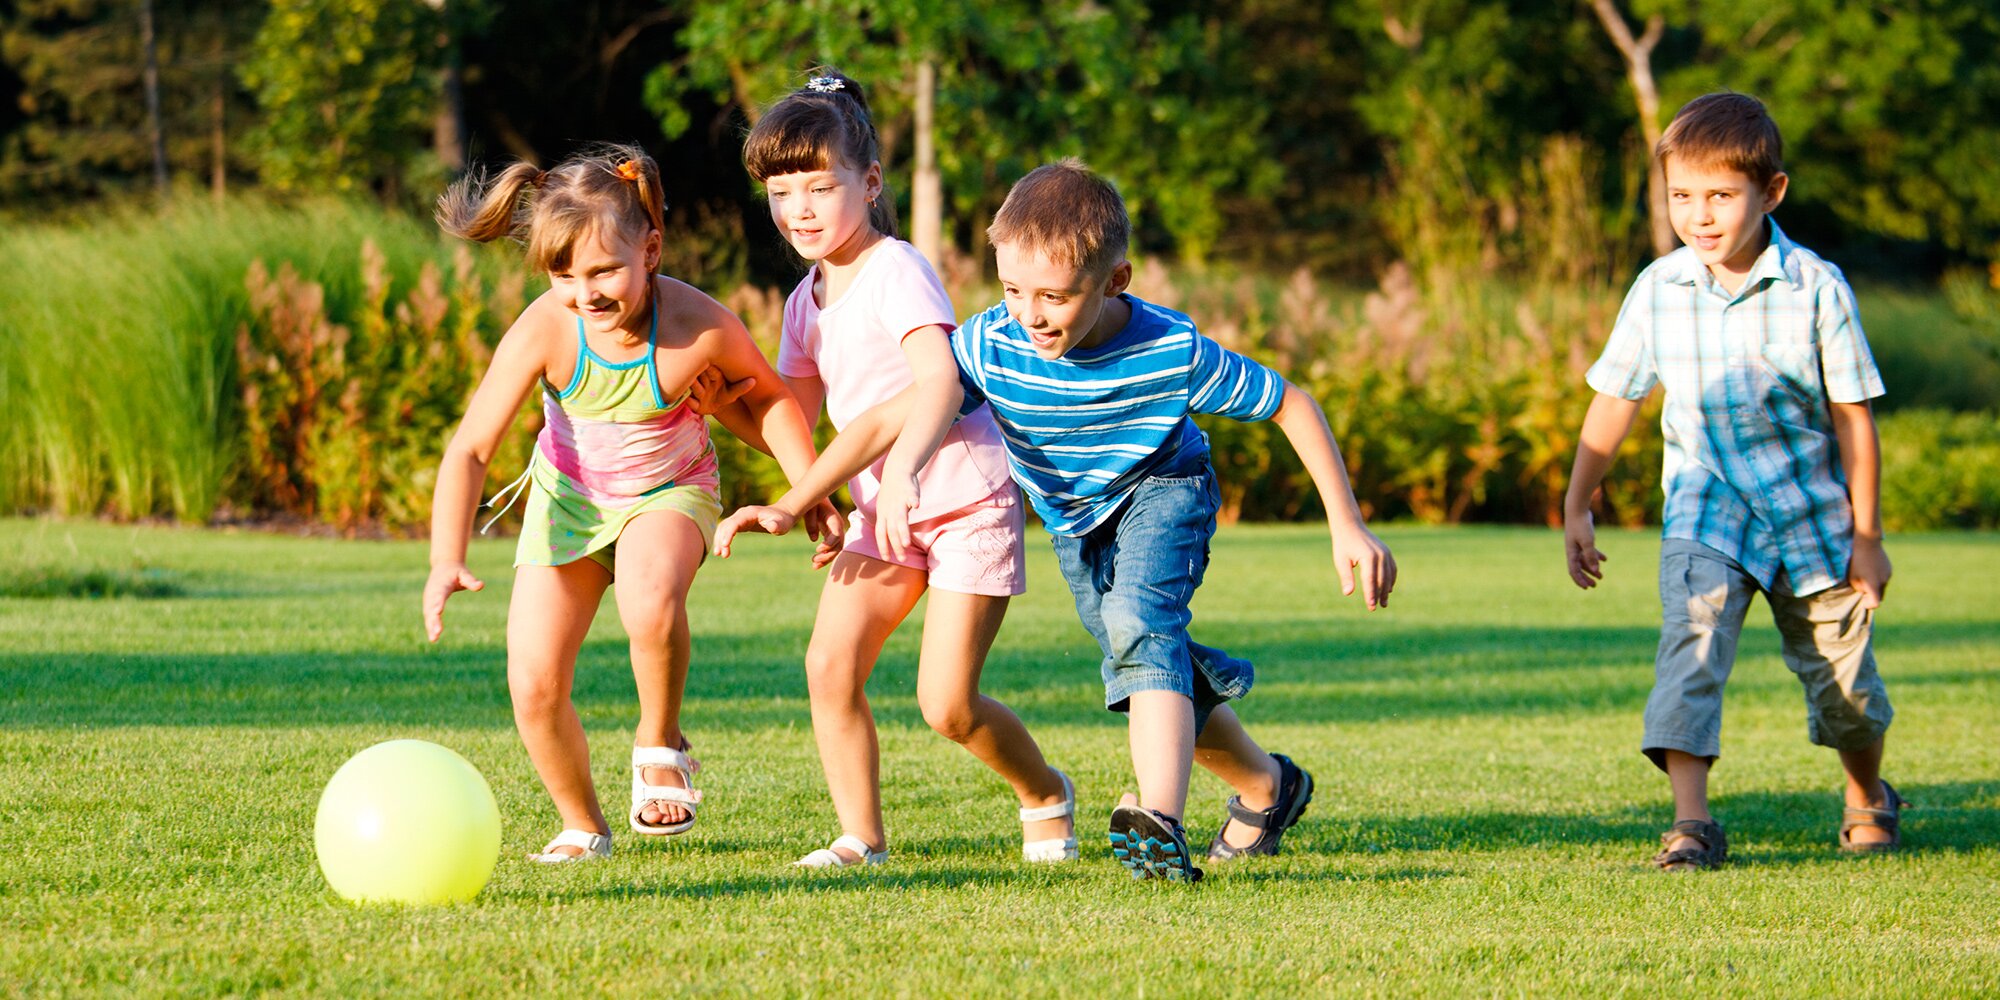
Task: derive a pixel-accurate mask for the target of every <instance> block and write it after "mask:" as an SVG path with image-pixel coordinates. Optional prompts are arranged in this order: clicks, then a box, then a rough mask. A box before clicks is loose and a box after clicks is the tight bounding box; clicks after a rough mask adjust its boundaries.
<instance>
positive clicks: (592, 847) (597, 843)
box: [528, 830, 611, 865]
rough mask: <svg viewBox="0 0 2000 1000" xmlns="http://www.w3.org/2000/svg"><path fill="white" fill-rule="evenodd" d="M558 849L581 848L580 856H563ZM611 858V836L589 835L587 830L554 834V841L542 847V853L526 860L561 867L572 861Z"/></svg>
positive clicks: (529, 856) (530, 856) (603, 834)
mask: <svg viewBox="0 0 2000 1000" xmlns="http://www.w3.org/2000/svg"><path fill="white" fill-rule="evenodd" d="M558 847H581V848H583V853H582V854H563V853H561V852H559V851H557V850H556V848H558ZM610 856H611V835H610V834H608V833H591V832H590V831H589V830H564V831H563V832H561V833H558V834H556V839H554V840H551V841H549V842H548V843H546V844H544V845H542V853H540V854H530V855H528V860H529V861H533V862H535V863H536V864H543V865H561V864H568V863H569V862H572V861H601V860H603V859H605V858H608V857H610Z"/></svg>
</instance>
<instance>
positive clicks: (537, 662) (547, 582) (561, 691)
mask: <svg viewBox="0 0 2000 1000" xmlns="http://www.w3.org/2000/svg"><path fill="white" fill-rule="evenodd" d="M610 582H611V579H610V576H609V575H608V574H606V573H605V572H604V567H602V566H599V565H598V564H597V563H595V562H592V561H591V560H589V559H581V560H578V561H576V562H573V563H570V564H568V565H566V566H523V567H521V568H520V569H518V570H516V571H515V573H514V598H513V601H512V603H511V604H510V605H509V608H508V611H507V689H508V691H509V692H510V693H511V694H512V695H513V699H514V726H515V728H517V729H519V730H520V732H521V743H522V745H523V746H525V747H527V749H528V759H529V760H531V761H533V762H534V764H535V773H536V774H539V775H540V776H541V778H542V787H543V788H546V789H548V792H549V797H550V798H552V799H554V800H555V803H556V812H558V813H559V814H561V816H562V822H563V826H564V827H565V828H566V829H572V830H589V831H591V832H593V833H610V832H611V827H610V826H609V825H607V824H606V823H605V822H604V811H603V810H602V809H600V808H598V805H597V791H596V789H595V788H593V787H592V786H591V783H590V744H589V743H588V742H587V741H586V740H585V739H584V735H583V723H582V721H580V720H579V719H578V718H577V716H576V706H575V705H573V704H571V703H570V688H571V686H572V684H573V683H574V682H575V680H576V652H577V649H578V648H579V647H581V646H582V645H583V637H584V635H585V634H587V633H588V632H589V631H590V620H591V619H592V618H593V617H595V616H596V614H597V602H598V600H599V599H600V598H602V597H603V596H604V588H605V585H606V584H608V583H610ZM556 850H557V851H558V852H561V853H565V854H581V853H583V852H582V851H581V850H580V849H577V848H568V847H559V848H557V849H556Z"/></svg>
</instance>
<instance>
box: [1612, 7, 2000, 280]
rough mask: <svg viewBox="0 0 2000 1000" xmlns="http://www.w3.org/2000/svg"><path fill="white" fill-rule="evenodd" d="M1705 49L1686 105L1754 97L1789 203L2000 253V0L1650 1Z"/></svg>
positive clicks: (1909, 236) (1897, 234) (1870, 226)
mask: <svg viewBox="0 0 2000 1000" xmlns="http://www.w3.org/2000/svg"><path fill="white" fill-rule="evenodd" d="M1648 9H1649V10H1650V11H1652V12H1653V13H1657V14H1662V15H1664V16H1665V17H1666V20H1667V22H1668V24H1670V25H1672V24H1686V25H1690V26H1691V27H1692V28H1693V29H1694V30H1695V31H1696V32H1698V39H1699V45H1698V48H1697V49H1696V50H1695V51H1694V52H1692V53H1691V54H1690V55H1691V58H1690V59H1689V60H1688V62H1687V63H1686V64H1685V65H1682V66H1680V67H1678V68H1676V69H1674V70H1673V71H1672V72H1670V73H1668V74H1666V75H1665V86H1664V90H1665V91H1666V93H1667V95H1668V96H1669V97H1670V98H1671V100H1673V101H1686V100H1688V99H1691V98H1693V97H1696V96H1698V95H1700V94H1702V93H1706V92H1708V91H1711V90H1714V89H1716V88H1717V87H1719V86H1726V87H1730V88H1732V89H1735V90H1739V91H1743V92H1746V93H1749V94H1752V95H1755V96H1757V97H1759V98H1761V99H1763V101H1764V102H1765V104H1766V105H1767V106H1768V107H1770V109H1771V113H1772V115H1773V116H1774V117H1775V118H1776V119H1777V121H1778V124H1779V126H1780V127H1781V128H1782V129H1783V130H1784V134H1785V144H1786V160H1787V161H1788V166H1789V168H1790V172H1791V173H1792V175H1793V187H1792V193H1791V195H1790V198H1791V199H1795V200H1797V201H1798V202H1800V203H1802V204H1805V205H1812V206H1815V207H1818V208H1821V209H1823V210H1825V211H1827V212H1830V213H1831V214H1832V215H1833V216H1835V217H1837V218H1838V219H1839V220H1841V221H1842V222H1844V223H1846V224H1847V225H1848V226H1850V227H1852V228H1853V229H1854V230H1857V231H1860V232H1866V233H1873V234H1876V235H1878V236H1882V237H1887V238H1890V239H1897V240H1912V241H1924V240H1935V241H1937V242H1938V243H1941V244H1943V245H1944V246H1947V247H1950V248H1952V249H1955V250H1958V251H1962V252H1964V253H1967V254H1972V255H1976V256H1979V257H1982V258H1984V259H1986V260H1989V261H1990V260H1996V259H2000V61H1996V60H1995V57H1994V56H1995V53H1996V52H2000V6H1996V5H1994V4H1991V3H1965V2H1959V0H1903V2H1899V3H1882V2H1878V0H1798V2H1796V3H1790V4H1783V5H1776V6H1768V5H1762V4H1736V3H1721V2H1714V0H1671V2H1669V0H1653V2H1651V3H1650V4H1649V7H1648Z"/></svg>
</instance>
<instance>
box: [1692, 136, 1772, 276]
mask: <svg viewBox="0 0 2000 1000" xmlns="http://www.w3.org/2000/svg"><path fill="white" fill-rule="evenodd" d="M1665 166H1666V175H1667V217H1668V219H1670V220H1671V221H1672V222H1673V225H1674V233H1675V234H1676V235H1678V236H1679V237H1680V238H1681V242H1683V243H1686V244H1687V245H1688V246H1689V247H1692V248H1693V249H1694V254H1695V256H1696V257H1697V258H1700V260H1701V262H1702V263H1703V264H1705V265H1707V266H1708V270H1709V273H1710V274H1713V275H1714V276H1715V280H1716V281H1718V282H1721V283H1722V286H1723V287H1724V288H1727V289H1729V290H1731V291H1734V290H1736V289H1737V288H1739V287H1741V286H1742V284H1743V279H1744V278H1745V277H1746V276H1747V275H1748V274H1749V273H1750V268H1751V267H1752V266H1753V265H1755V264H1756V263H1757V256H1758V255H1759V254H1761V253H1763V252H1764V246H1765V244H1766V243H1767V242H1769V237H1768V235H1767V231H1766V229H1765V226H1764V216H1766V215H1768V214H1770V212H1771V210H1772V209H1774V208H1777V207H1778V203H1779V202H1781V201H1784V200H1785V186H1786V183H1787V178H1786V177H1785V175H1784V174H1783V173H1778V174H1775V175H1773V176H1772V177H1771V180H1770V183H1768V184H1758V183H1757V181H1756V180H1755V179H1753V178H1752V177H1751V176H1750V175H1749V174H1746V173H1744V172H1742V171H1740V170H1735V169H1732V168H1730V167H1725V166H1719V165H1702V164H1696V163H1683V162H1681V160H1680V158H1678V157H1668V158H1667V162H1666V165H1665Z"/></svg>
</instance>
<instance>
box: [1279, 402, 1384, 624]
mask: <svg viewBox="0 0 2000 1000" xmlns="http://www.w3.org/2000/svg"><path fill="white" fill-rule="evenodd" d="M1271 420H1272V422H1273V423H1275V424H1277V425H1278V429H1279V430H1282V431H1284V432H1285V439H1286V440H1288V441H1290V442H1291V443H1292V450H1293V451H1296V452H1298V455H1299V460H1300V461H1301V462H1304V463H1305V467H1306V473H1307V474H1308V475H1310V476H1312V481H1313V486H1314V487H1316V488H1317V489H1318V490H1319V498H1320V502H1321V503H1322V504H1324V505H1325V507H1326V522H1327V528H1328V530H1329V532H1330V533H1331V534H1332V536H1333V563H1334V566H1335V568H1336V569H1338V570H1339V571H1340V592H1341V593H1342V594H1352V593H1354V587H1355V583H1356V579H1357V577H1358V578H1359V582H1360V585H1361V597H1362V599H1363V600H1365V601H1367V602H1368V609H1369V610H1371V611H1373V610H1374V609H1376V608H1381V607H1387V606H1388V604H1389V592H1390V591H1392V590H1395V589H1396V557H1395V556H1393V555H1391V554H1390V553H1389V547H1388V546H1386V545H1384V544H1382V540H1381V539H1379V538H1376V537H1375V533H1374V532H1372V531H1369V530H1368V524H1367V522H1366V521H1365V520H1363V518H1362V517H1361V506H1360V505H1359V504H1357V503H1355V501H1354V487H1353V485H1352V484H1351V483H1350V482H1349V481H1348V479H1347V466H1346V464H1345V463H1344V462H1343V461H1342V460H1341V457H1340V445H1339V444H1338V443H1336V442H1335V441H1334V440H1333V428H1331V427H1329V426H1327V422H1326V413H1325V412H1324V411H1322V410H1321V409H1320V407H1319V403H1318V402H1317V401H1315V400H1314V399H1313V398H1312V397H1311V396H1310V395H1307V394H1306V391H1305V390H1303V389H1301V388H1299V387H1298V386H1295V385H1293V384H1291V383H1290V382H1287V383H1285V395H1284V399H1283V400H1282V401H1281V402H1280V403H1279V404H1278V412H1277V414H1276V415H1274V416H1273V417H1272V418H1271Z"/></svg>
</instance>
